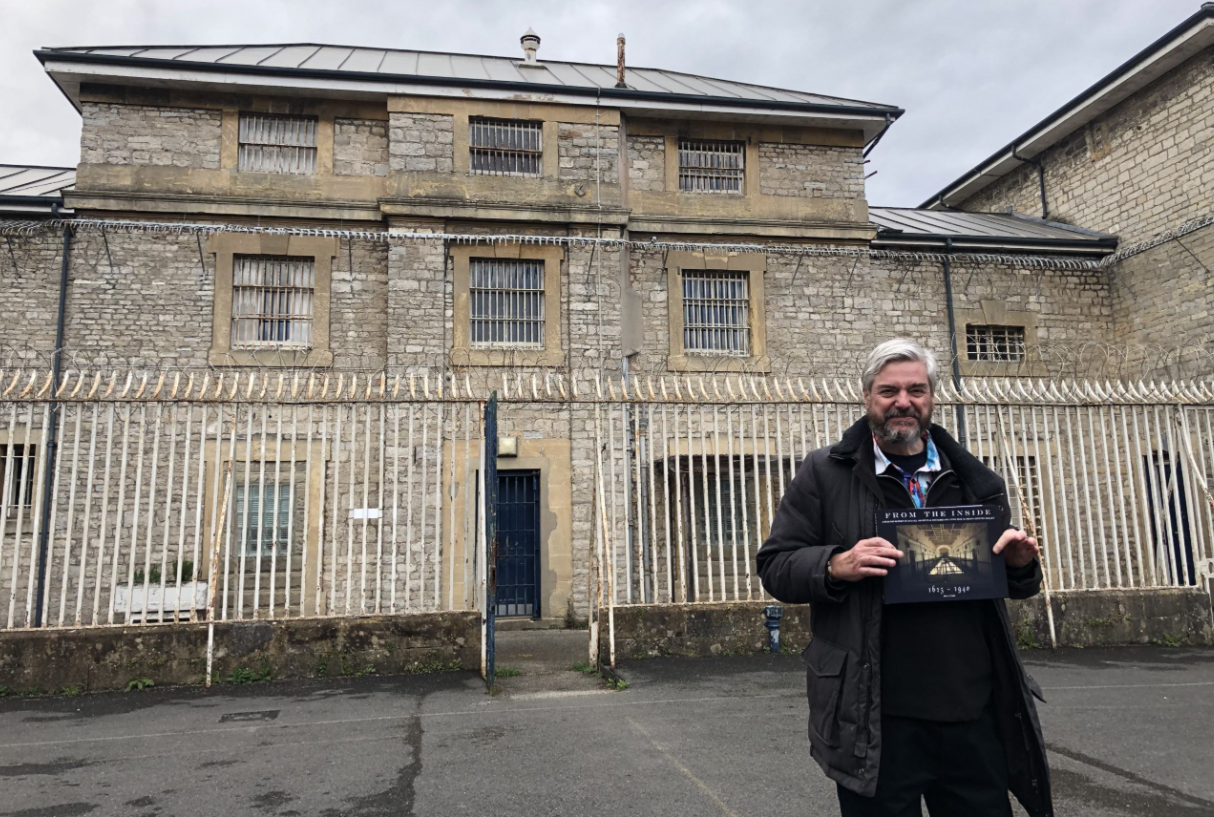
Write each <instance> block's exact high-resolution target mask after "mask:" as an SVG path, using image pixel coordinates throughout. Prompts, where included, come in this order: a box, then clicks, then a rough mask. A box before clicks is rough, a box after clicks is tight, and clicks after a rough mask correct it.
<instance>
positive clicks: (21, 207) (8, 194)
mask: <svg viewBox="0 0 1214 817" xmlns="http://www.w3.org/2000/svg"><path fill="white" fill-rule="evenodd" d="M75 184H76V168H74V167H40V166H37V165H4V164H0V211H8V212H12V211H20V212H22V213H29V212H41V211H45V212H50V210H51V208H52V206H53V205H55V204H62V203H63V191H64V190H67V189H69V188H71V187H72V186H73V185H75Z"/></svg>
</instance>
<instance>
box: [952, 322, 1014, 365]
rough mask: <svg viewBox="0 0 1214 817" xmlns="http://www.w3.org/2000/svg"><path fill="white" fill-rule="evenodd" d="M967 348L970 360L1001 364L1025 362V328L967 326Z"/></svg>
mask: <svg viewBox="0 0 1214 817" xmlns="http://www.w3.org/2000/svg"><path fill="white" fill-rule="evenodd" d="M965 348H966V353H967V354H968V356H969V359H970V360H985V361H999V362H1007V361H1012V362H1015V361H1020V360H1024V357H1025V347H1024V327H1023V326H975V325H970V326H967V327H965Z"/></svg>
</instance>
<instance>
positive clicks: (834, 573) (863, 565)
mask: <svg viewBox="0 0 1214 817" xmlns="http://www.w3.org/2000/svg"><path fill="white" fill-rule="evenodd" d="M901 558H902V551H900V550H898V549H897V548H896V547H894V546H893V545H891V544H890V543H889V542H888V541H886V540H885V539H882V538H881V537H879V536H875V537H873V538H872V539H861V540H860V541H859V542H857V543H856V546H855V547H854V548H852V549H851V550H846V551H844V552H842V553H836V554H835V555H834V556H831V557H830V576H831V578H832V579H837V580H839V581H842V582H858V581H860V580H861V579H867V578H868V577H869V576H884V575H885V574H886V573H888V572H889V571H888V570H887V569H886V568H890V567H893V566H894V565H895V564H896V562H895V561H894V560H895V559H901Z"/></svg>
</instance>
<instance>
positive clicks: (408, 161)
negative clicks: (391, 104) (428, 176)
mask: <svg viewBox="0 0 1214 817" xmlns="http://www.w3.org/2000/svg"><path fill="white" fill-rule="evenodd" d="M389 116H390V121H389V130H388V136H389V143H388V153H389V166H390V168H391V169H392V170H393V171H402V170H403V171H423V172H424V171H430V172H438V173H452V172H454V171H455V125H454V118H453V117H452V116H450V115H448V114H429V113H402V112H399V111H393V112H392V113H391V114H390V115H389Z"/></svg>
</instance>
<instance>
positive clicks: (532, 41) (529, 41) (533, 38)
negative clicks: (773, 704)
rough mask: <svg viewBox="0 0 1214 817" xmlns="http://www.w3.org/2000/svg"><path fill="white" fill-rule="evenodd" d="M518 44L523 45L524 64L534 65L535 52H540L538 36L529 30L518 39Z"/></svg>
mask: <svg viewBox="0 0 1214 817" xmlns="http://www.w3.org/2000/svg"><path fill="white" fill-rule="evenodd" d="M519 42H520V43H522V45H523V53H524V54H526V55H527V56H526V59H525V60H524V62H526V63H527V64H528V65H535V52H536V51H539V50H540V35H538V34H536V33H535V32H534V31H532V30H531V29H530V28H529V29H527V33H526V34H524V35H523V36H522V37H520V38H519Z"/></svg>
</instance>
